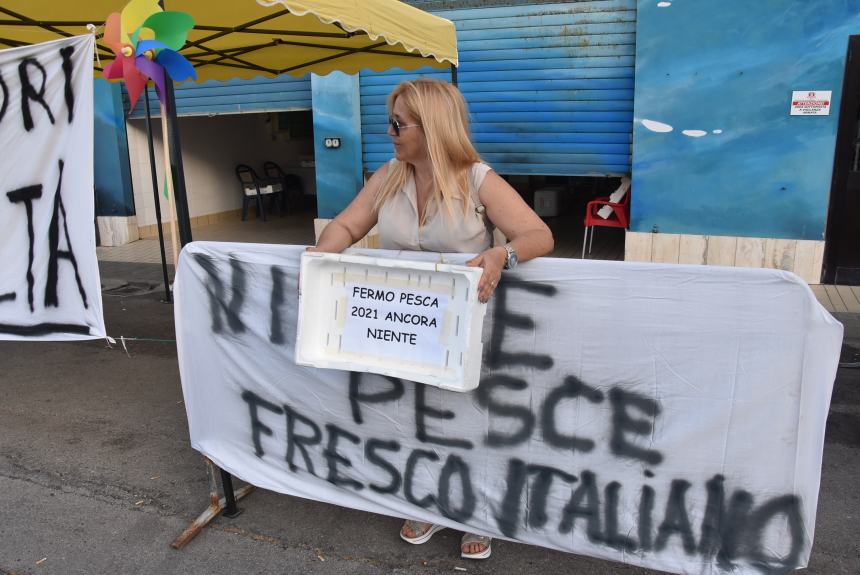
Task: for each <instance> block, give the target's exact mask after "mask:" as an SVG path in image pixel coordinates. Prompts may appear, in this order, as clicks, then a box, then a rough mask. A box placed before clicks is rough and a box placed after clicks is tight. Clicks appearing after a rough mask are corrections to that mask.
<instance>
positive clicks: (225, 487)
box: [219, 469, 242, 519]
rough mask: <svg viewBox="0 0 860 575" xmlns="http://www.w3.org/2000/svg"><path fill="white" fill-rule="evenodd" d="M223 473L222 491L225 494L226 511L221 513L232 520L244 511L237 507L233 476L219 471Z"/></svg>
mask: <svg viewBox="0 0 860 575" xmlns="http://www.w3.org/2000/svg"><path fill="white" fill-rule="evenodd" d="M219 471H220V472H221V490H222V491H223V492H224V511H223V512H222V513H221V515H223V516H224V517H229V518H230V519H232V518H234V517H236V516H238V515H239V514H241V513H242V510H241V509H239V508H238V507H236V494H235V492H234V491H233V476H232V475H230V474H229V473H227V472H226V471H224V470H223V469H219Z"/></svg>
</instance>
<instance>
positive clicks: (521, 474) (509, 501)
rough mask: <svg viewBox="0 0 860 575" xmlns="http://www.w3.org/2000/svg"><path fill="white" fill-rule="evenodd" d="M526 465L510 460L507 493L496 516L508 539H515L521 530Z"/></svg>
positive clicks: (506, 482)
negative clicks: (521, 505) (521, 503)
mask: <svg viewBox="0 0 860 575" xmlns="http://www.w3.org/2000/svg"><path fill="white" fill-rule="evenodd" d="M526 477H527V475H526V464H525V462H523V461H522V460H521V459H509V460H508V477H507V479H505V485H507V491H505V496H504V497H503V498H502V507H501V509H500V510H499V513H498V514H497V515H496V524H497V525H498V526H499V530H500V531H501V532H502V533H504V534H505V535H506V536H507V537H514V536H515V535H516V534H517V530H518V529H519V522H520V501H521V500H522V495H523V489H524V488H525V486H526Z"/></svg>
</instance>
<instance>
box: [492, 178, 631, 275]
mask: <svg viewBox="0 0 860 575" xmlns="http://www.w3.org/2000/svg"><path fill="white" fill-rule="evenodd" d="M503 177H504V178H505V179H506V180H507V181H508V183H510V184H511V186H513V188H514V189H516V190H517V191H518V192H519V193H520V195H521V196H522V197H523V199H524V200H525V201H526V203H528V204H529V205H530V206H531V207H532V208H533V209H534V210H535V212H537V214H538V215H539V216H540V217H541V219H543V220H544V222H546V224H547V225H548V226H549V228H550V230H552V234H553V238H554V239H555V249H554V250H553V251H552V253H551V254H549V255H550V256H551V257H556V258H579V257H582V253H583V249H582V248H583V240H584V231H585V229H584V226H583V220H584V219H585V210H586V206H587V204H588V202H589V201H591V200H594V199H597V198H606V197H609V195H610V194H611V193H612V192H613V191H615V190H616V189H617V188H618V187H619V184H620V182H621V178H620V177H612V176H609V177H598V176H594V177H591V176H535V175H531V176H519V175H505V176H503ZM624 236H625V230H623V229H621V228H610V227H599V228H595V234H594V238H593V240H592V241H591V242H590V243H591V246H590V247H591V251H590V253H589V250H588V248H589V246H588V245H586V247H585V254H586V255H585V257H586V258H589V259H599V260H616V261H621V260H624Z"/></svg>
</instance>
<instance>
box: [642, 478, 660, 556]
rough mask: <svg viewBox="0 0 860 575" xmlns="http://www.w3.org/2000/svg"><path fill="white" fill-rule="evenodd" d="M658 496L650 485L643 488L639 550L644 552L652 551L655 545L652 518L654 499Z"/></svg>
mask: <svg viewBox="0 0 860 575" xmlns="http://www.w3.org/2000/svg"><path fill="white" fill-rule="evenodd" d="M655 497H656V494H655V492H654V488H653V487H651V486H650V485H645V486H643V487H642V496H641V498H640V499H639V548H640V549H642V551H650V550H651V546H652V545H653V544H654V535H653V533H652V529H653V526H654V521H653V519H652V518H651V517H652V513H653V512H654V499H655Z"/></svg>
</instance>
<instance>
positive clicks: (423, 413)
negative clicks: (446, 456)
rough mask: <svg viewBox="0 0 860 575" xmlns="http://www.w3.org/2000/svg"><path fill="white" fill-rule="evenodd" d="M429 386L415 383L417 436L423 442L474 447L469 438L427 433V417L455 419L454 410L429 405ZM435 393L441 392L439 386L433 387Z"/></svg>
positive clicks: (464, 447)
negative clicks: (427, 395)
mask: <svg viewBox="0 0 860 575" xmlns="http://www.w3.org/2000/svg"><path fill="white" fill-rule="evenodd" d="M426 393H427V386H426V385H424V384H421V383H416V384H415V437H417V438H418V440H419V441H421V442H422V443H435V444H437V445H445V446H447V447H461V448H463V449H472V442H471V441H469V440H468V439H451V438H450V437H440V436H438V435H430V434H429V433H427V421H426V419H425V418H427V417H435V418H437V419H442V420H451V419H454V412H453V411H449V410H447V409H436V408H435V407H430V406H429V405H427V397H426ZM433 393H435V394H441V393H442V391H441V390H440V389H439V388H433Z"/></svg>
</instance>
